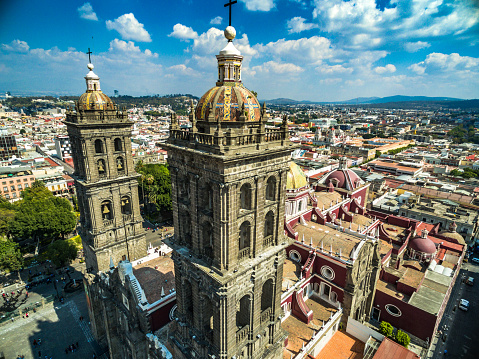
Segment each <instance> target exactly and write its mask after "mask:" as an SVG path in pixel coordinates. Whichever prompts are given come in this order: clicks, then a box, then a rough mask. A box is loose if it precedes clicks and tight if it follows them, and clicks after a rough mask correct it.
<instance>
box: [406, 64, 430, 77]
mask: <svg viewBox="0 0 479 359" xmlns="http://www.w3.org/2000/svg"><path fill="white" fill-rule="evenodd" d="M408 69H409V70H411V71H412V72H414V73H415V74H416V75H423V74H424V72H426V67H424V66H421V65H420V63H419V64H412V65H411V66H409V67H408Z"/></svg>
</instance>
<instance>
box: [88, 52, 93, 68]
mask: <svg viewBox="0 0 479 359" xmlns="http://www.w3.org/2000/svg"><path fill="white" fill-rule="evenodd" d="M92 53H93V52H91V51H90V48H88V52H87V54H88V62H89V63H90V64H91V57H90V55H91V54H92Z"/></svg>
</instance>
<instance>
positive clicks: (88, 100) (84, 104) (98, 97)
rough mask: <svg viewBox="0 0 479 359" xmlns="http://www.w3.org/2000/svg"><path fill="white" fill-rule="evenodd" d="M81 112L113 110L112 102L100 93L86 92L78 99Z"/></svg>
mask: <svg viewBox="0 0 479 359" xmlns="http://www.w3.org/2000/svg"><path fill="white" fill-rule="evenodd" d="M78 107H79V108H80V109H81V110H114V109H115V105H114V104H113V101H112V100H111V99H110V98H109V97H108V96H107V95H105V94H104V93H103V92H101V91H87V92H85V93H84V94H83V95H81V96H80V98H79V99H78Z"/></svg>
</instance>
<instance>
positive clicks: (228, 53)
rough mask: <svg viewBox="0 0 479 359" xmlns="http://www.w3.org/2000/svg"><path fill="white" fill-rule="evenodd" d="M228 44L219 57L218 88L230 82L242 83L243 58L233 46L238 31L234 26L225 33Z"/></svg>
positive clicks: (217, 57) (217, 56)
mask: <svg viewBox="0 0 479 359" xmlns="http://www.w3.org/2000/svg"><path fill="white" fill-rule="evenodd" d="M224 35H225V38H226V39H227V40H228V44H227V45H226V46H225V48H224V49H223V50H221V51H220V53H219V55H216V59H217V60H218V81H217V82H216V86H223V85H224V84H225V83H228V82H237V83H241V63H242V61H243V56H241V53H240V52H239V50H238V49H237V48H236V47H235V46H234V45H233V39H234V38H235V37H236V30H235V28H234V27H233V26H228V27H227V28H226V29H225V31H224Z"/></svg>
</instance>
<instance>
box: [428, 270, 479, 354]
mask: <svg viewBox="0 0 479 359" xmlns="http://www.w3.org/2000/svg"><path fill="white" fill-rule="evenodd" d="M463 275H464V277H465V278H468V277H473V278H474V282H475V283H474V285H473V286H469V285H467V284H465V283H462V280H461V278H462V276H463ZM477 281H479V265H478V264H474V263H471V262H469V263H464V264H463V266H462V269H461V272H460V274H459V277H458V279H457V281H456V285H455V287H454V291H453V292H452V294H451V298H450V300H449V303H448V305H447V308H446V311H445V313H444V316H443V320H442V321H441V325H440V327H439V329H440V330H443V327H444V325H446V326H447V327H448V328H447V329H446V330H445V331H444V332H445V333H446V334H447V339H446V341H445V342H444V341H443V340H442V339H440V340H439V341H438V345H437V346H436V348H435V350H434V353H433V355H432V356H430V357H431V358H437V359H439V358H455V359H476V358H477V357H478V354H477V348H476V345H477V343H478V342H479V284H478V283H477ZM460 299H466V300H468V301H469V303H470V308H469V311H467V312H465V311H462V310H461V309H459V308H458V307H457V305H458V303H459V301H460ZM445 350H447V354H444V351H445Z"/></svg>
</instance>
